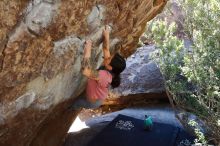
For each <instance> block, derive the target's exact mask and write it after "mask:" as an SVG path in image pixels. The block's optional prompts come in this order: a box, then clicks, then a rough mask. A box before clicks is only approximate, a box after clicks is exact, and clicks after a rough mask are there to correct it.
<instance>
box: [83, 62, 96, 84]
mask: <svg viewBox="0 0 220 146" xmlns="http://www.w3.org/2000/svg"><path fill="white" fill-rule="evenodd" d="M82 73H83V75H84V76H86V77H87V78H90V79H93V80H98V75H99V74H98V71H97V70H95V69H92V66H91V61H90V58H84V59H83V64H82Z"/></svg>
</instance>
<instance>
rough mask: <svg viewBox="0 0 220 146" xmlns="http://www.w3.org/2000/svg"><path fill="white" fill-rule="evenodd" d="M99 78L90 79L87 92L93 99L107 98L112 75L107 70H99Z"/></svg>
mask: <svg viewBox="0 0 220 146" xmlns="http://www.w3.org/2000/svg"><path fill="white" fill-rule="evenodd" d="M98 79H99V80H93V79H88V83H87V87H86V94H87V97H88V98H89V99H91V100H97V99H101V100H102V99H105V98H106V97H107V95H108V87H109V85H110V84H111V82H112V75H111V74H110V73H109V72H108V71H106V70H99V77H98Z"/></svg>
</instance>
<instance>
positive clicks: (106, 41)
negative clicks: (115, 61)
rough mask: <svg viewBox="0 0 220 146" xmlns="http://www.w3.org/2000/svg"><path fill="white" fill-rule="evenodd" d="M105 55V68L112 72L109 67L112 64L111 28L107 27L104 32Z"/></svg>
mask: <svg viewBox="0 0 220 146" xmlns="http://www.w3.org/2000/svg"><path fill="white" fill-rule="evenodd" d="M102 50H103V54H104V62H103V64H104V66H105V68H106V69H108V70H112V67H111V66H110V65H109V64H110V62H111V54H110V51H109V28H108V26H105V28H104V30H103V48H102Z"/></svg>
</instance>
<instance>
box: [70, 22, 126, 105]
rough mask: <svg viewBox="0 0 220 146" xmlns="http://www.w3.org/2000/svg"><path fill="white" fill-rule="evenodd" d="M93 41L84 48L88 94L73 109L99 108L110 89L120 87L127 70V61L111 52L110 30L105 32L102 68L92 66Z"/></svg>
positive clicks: (83, 67)
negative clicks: (121, 77)
mask: <svg viewBox="0 0 220 146" xmlns="http://www.w3.org/2000/svg"><path fill="white" fill-rule="evenodd" d="M91 50H92V41H91V40H87V41H86V42H85V46H84V56H83V57H84V58H83V63H82V73H83V75H85V76H86V77H87V78H88V81H87V87H86V92H85V93H84V94H83V95H81V96H80V97H79V98H78V100H76V101H75V102H74V104H73V105H72V108H73V109H79V108H80V107H84V108H97V107H99V106H100V105H101V104H102V102H103V100H104V99H105V98H106V97H107V95H108V88H109V86H110V85H111V86H112V88H116V87H118V86H119V85H120V73H121V72H122V71H123V70H124V69H125V67H126V62H125V59H124V58H123V57H122V56H121V55H119V54H118V53H116V54H114V55H111V54H110V51H109V28H108V26H106V27H105V29H104V30H103V49H102V50H103V54H104V61H103V63H102V66H101V67H100V68H99V69H98V70H96V69H94V68H92V65H91Z"/></svg>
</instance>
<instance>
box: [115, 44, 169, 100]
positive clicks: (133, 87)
mask: <svg viewBox="0 0 220 146" xmlns="http://www.w3.org/2000/svg"><path fill="white" fill-rule="evenodd" d="M154 53H156V49H155V46H154V45H150V46H143V47H141V48H138V49H137V51H136V52H135V53H134V54H133V55H131V56H130V57H129V58H128V59H127V61H126V64H127V66H126V69H125V70H124V71H123V72H122V74H121V78H122V79H121V81H122V82H121V85H120V87H119V88H116V89H114V90H113V93H116V94H117V95H120V96H126V95H132V94H140V93H161V92H165V87H164V80H163V76H162V74H161V73H160V69H159V67H158V66H157V64H156V63H155V62H154V61H153V60H152V58H151V56H152V55H153V54H154Z"/></svg>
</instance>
